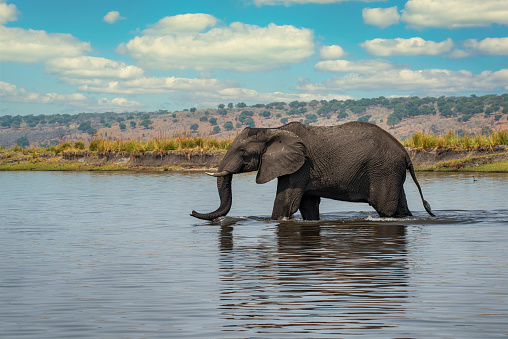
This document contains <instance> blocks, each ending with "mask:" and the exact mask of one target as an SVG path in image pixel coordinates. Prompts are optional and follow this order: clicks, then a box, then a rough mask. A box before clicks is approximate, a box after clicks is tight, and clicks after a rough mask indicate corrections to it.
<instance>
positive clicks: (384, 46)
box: [360, 38, 453, 56]
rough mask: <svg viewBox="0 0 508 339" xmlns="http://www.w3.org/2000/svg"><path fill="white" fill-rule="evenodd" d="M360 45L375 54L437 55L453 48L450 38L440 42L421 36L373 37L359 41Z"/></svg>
mask: <svg viewBox="0 0 508 339" xmlns="http://www.w3.org/2000/svg"><path fill="white" fill-rule="evenodd" d="M360 46H362V47H363V48H365V49H366V50H367V53H369V54H371V55H375V56H393V55H439V54H443V53H447V52H450V51H451V49H452V48H453V41H452V39H447V40H445V41H442V42H434V41H429V40H424V39H422V38H411V39H402V38H397V39H379V38H378V39H374V40H367V41H365V42H364V43H361V44H360Z"/></svg>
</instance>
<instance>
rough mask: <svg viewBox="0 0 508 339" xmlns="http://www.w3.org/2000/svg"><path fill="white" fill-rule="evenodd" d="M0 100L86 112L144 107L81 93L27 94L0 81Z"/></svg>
mask: <svg viewBox="0 0 508 339" xmlns="http://www.w3.org/2000/svg"><path fill="white" fill-rule="evenodd" d="M0 99H1V100H2V101H5V102H16V103H34V104H58V105H65V106H71V107H75V108H79V109H80V110H88V111H116V112H123V111H126V110H136V109H142V108H144V107H145V105H144V104H142V103H140V102H137V101H131V100H127V99H125V98H114V99H107V98H102V99H94V98H89V97H86V96H85V95H83V94H81V93H73V94H57V93H36V92H28V91H27V90H26V89H24V88H18V87H17V86H15V85H12V84H10V83H8V82H4V81H0Z"/></svg>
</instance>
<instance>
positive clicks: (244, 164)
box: [191, 122, 433, 220]
mask: <svg viewBox="0 0 508 339" xmlns="http://www.w3.org/2000/svg"><path fill="white" fill-rule="evenodd" d="M406 170H409V172H410V173H411V176H412V178H413V181H414V182H415V184H416V186H417V187H418V190H419V192H420V196H421V198H422V201H423V205H424V207H425V209H426V211H427V212H428V213H429V214H430V215H432V216H433V214H432V211H431V209H430V205H429V204H428V203H427V202H426V201H425V200H424V199H423V194H422V190H421V188H420V184H419V183H418V180H417V179H416V176H415V173H414V169H413V165H412V163H411V160H410V158H409V155H408V153H407V152H406V150H405V148H404V147H403V146H402V145H401V144H400V143H399V142H398V141H397V140H396V139H395V138H394V137H392V136H391V135H390V134H389V133H388V132H386V131H384V130H383V129H381V128H379V127H377V126H376V125H373V124H370V123H363V122H350V123H346V124H343V125H339V126H332V127H316V126H307V125H302V124H300V123H290V124H288V125H285V126H282V127H279V128H246V129H244V130H243V131H242V133H240V134H239V135H238V136H237V137H236V139H235V140H234V141H233V143H232V144H231V146H230V147H229V150H228V151H227V153H226V155H225V156H224V159H223V160H222V161H221V163H220V165H219V169H218V171H217V172H216V173H209V174H210V175H213V176H216V177H217V188H218V190H219V196H220V201H221V204H220V207H219V208H218V209H217V210H216V211H214V212H211V213H206V214H201V213H198V212H196V211H192V214H191V215H192V216H194V217H196V218H200V219H205V220H213V219H215V218H218V217H221V216H224V215H226V214H227V213H228V212H229V210H230V208H231V203H232V192H231V179H232V176H233V174H236V173H243V172H251V171H258V173H257V177H256V182H257V183H258V184H264V183H266V182H268V181H270V180H273V179H275V178H278V184H277V195H276V197H275V202H274V205H273V211H272V219H276V220H277V219H284V218H290V217H291V216H292V215H293V214H294V213H295V212H296V211H297V210H300V213H301V214H302V217H303V219H305V220H319V203H320V200H321V197H323V198H329V199H335V200H342V201H353V202H366V203H368V204H370V205H371V206H372V207H374V209H375V210H376V211H377V213H378V214H379V215H380V216H381V217H405V216H410V215H411V212H410V211H409V209H408V207H407V202H406V195H405V193H404V186H403V185H404V181H405V179H406Z"/></svg>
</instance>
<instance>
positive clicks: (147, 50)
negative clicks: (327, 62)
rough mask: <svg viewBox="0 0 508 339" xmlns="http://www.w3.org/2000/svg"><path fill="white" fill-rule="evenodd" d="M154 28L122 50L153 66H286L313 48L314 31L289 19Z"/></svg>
mask: <svg viewBox="0 0 508 339" xmlns="http://www.w3.org/2000/svg"><path fill="white" fill-rule="evenodd" d="M194 15H195V14H194ZM177 21H178V20H177ZM184 26H185V27H189V25H184ZM172 27H173V26H172ZM172 29H174V27H173V28H172ZM153 30H155V31H158V32H161V30H160V29H159V30H157V29H155V28H154V27H152V28H150V30H149V31H148V33H150V34H149V35H146V34H145V35H142V36H138V37H135V38H134V39H132V40H131V41H129V42H127V43H122V44H120V46H118V48H117V51H118V52H119V53H123V54H127V55H129V56H131V57H132V58H133V59H134V60H136V62H138V63H139V64H140V65H141V66H143V67H146V68H151V69H165V70H169V69H187V68H193V69H196V70H206V69H230V70H236V71H246V72H249V71H262V70H270V69H276V68H281V67H286V66H287V65H288V64H294V63H300V62H303V61H304V60H306V59H307V58H308V57H310V56H311V55H312V54H313V53H314V42H313V32H312V31H311V30H309V29H304V28H302V29H299V28H296V27H294V26H290V25H286V26H277V25H275V24H270V25H268V26H267V27H259V26H255V25H247V24H243V23H240V22H235V23H232V24H231V25H229V26H228V27H216V28H213V29H210V30H208V31H206V32H203V33H193V34H189V33H187V34H180V33H181V32H177V33H175V34H164V35H153V34H151V33H152V31H153Z"/></svg>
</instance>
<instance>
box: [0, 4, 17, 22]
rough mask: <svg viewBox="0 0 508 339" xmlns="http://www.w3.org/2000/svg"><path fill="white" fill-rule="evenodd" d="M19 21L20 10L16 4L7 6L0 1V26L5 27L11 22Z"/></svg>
mask: <svg viewBox="0 0 508 339" xmlns="http://www.w3.org/2000/svg"><path fill="white" fill-rule="evenodd" d="M16 20H18V9H17V7H16V5H14V4H9V5H8V4H6V3H5V2H4V1H0V25H5V24H6V23H8V22H9V21H16Z"/></svg>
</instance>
